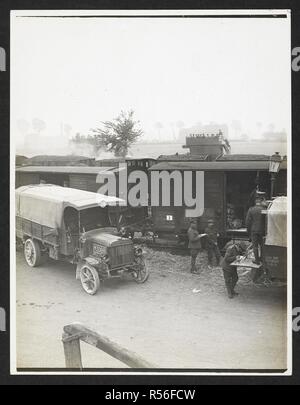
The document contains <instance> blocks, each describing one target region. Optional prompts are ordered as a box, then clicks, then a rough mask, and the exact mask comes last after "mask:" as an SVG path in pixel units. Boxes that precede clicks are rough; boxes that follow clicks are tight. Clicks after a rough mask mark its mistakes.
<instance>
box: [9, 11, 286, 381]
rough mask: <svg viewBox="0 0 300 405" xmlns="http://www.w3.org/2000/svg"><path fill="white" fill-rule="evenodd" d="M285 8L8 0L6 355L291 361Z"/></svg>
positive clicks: (177, 369)
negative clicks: (35, 4)
mask: <svg viewBox="0 0 300 405" xmlns="http://www.w3.org/2000/svg"><path fill="white" fill-rule="evenodd" d="M290 55H291V44H290V12H289V10H234V11H233V10H201V11H200V10H193V11H190V10H176V11H172V10H168V11H166V10H160V11H158V10H156V11H154V10H147V11H145V10H127V11H124V10H119V11H118V10H114V11H110V10H101V11H97V10H93V11H91V10H69V11H65V10H53V11H45V10H18V11H16V10H15V11H12V12H11V54H10V59H11V135H10V136H11V240H10V245H11V313H12V315H11V316H12V322H11V361H12V365H11V372H12V373H26V372H36V373H48V372H53V373H69V372H74V371H77V372H81V373H85V372H86V373H89V372H91V373H92V372H94V373H111V374H114V373H152V374H156V373H167V374H172V373H183V374H184V373H187V374H189V373H190V374H213V373H219V374H234V373H236V374H244V373H248V374H249V373H251V374H274V375H283V374H286V375H289V374H290V373H291V332H289V331H290V330H291V327H290V319H291V316H290V314H291V298H292V293H291V227H290V216H291V190H290V159H291V56H290Z"/></svg>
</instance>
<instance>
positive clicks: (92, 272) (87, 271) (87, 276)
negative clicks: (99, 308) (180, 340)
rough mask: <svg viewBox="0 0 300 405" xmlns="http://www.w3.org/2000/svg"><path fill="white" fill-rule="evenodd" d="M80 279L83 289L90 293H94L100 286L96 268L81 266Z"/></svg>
mask: <svg viewBox="0 0 300 405" xmlns="http://www.w3.org/2000/svg"><path fill="white" fill-rule="evenodd" d="M80 281H81V285H82V288H83V289H84V291H85V292H86V293H88V294H90V295H94V294H96V292H97V291H98V290H99V287H100V279H99V275H98V272H97V270H96V269H94V267H91V266H83V267H82V268H81V270H80Z"/></svg>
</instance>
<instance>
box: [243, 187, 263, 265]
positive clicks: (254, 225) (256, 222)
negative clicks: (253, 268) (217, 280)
mask: <svg viewBox="0 0 300 405" xmlns="http://www.w3.org/2000/svg"><path fill="white" fill-rule="evenodd" d="M260 194H261V193H260ZM260 194H257V196H256V199H255V206H254V207H250V208H249V210H248V213H247V216H246V227H247V231H248V235H249V238H250V240H251V242H252V246H253V253H254V258H255V259H254V260H253V263H255V264H260V262H261V257H260V256H259V251H258V249H259V248H260V251H261V254H262V248H263V236H264V234H265V216H264V214H262V210H264V209H265V206H264V203H263V200H264V197H262V196H261V195H260Z"/></svg>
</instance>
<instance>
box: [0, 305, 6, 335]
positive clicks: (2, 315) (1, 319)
mask: <svg viewBox="0 0 300 405" xmlns="http://www.w3.org/2000/svg"><path fill="white" fill-rule="evenodd" d="M0 332H6V312H5V309H4V308H1V307H0Z"/></svg>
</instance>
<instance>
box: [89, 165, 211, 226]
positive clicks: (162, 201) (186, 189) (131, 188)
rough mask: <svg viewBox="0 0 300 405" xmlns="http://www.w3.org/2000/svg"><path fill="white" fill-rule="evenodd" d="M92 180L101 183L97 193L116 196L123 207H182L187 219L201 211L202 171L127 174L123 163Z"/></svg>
mask: <svg viewBox="0 0 300 405" xmlns="http://www.w3.org/2000/svg"><path fill="white" fill-rule="evenodd" d="M96 181H97V183H98V184H101V186H100V188H99V189H98V193H100V194H104V195H108V196H116V195H118V196H119V197H120V198H121V199H122V200H123V201H122V202H120V205H123V206H128V205H129V206H131V207H146V206H148V205H150V206H151V207H170V206H174V207H185V216H186V217H187V218H192V217H200V216H201V215H203V212H204V172H203V171H195V172H193V171H183V172H181V171H179V170H173V171H167V170H162V171H150V173H149V174H147V173H145V172H143V171H141V170H134V171H132V172H130V173H129V175H128V171H127V165H126V163H120V164H119V169H118V170H116V171H113V172H112V171H110V170H104V171H103V172H100V173H99V174H98V176H97V180H96ZM149 196H150V197H149Z"/></svg>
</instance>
